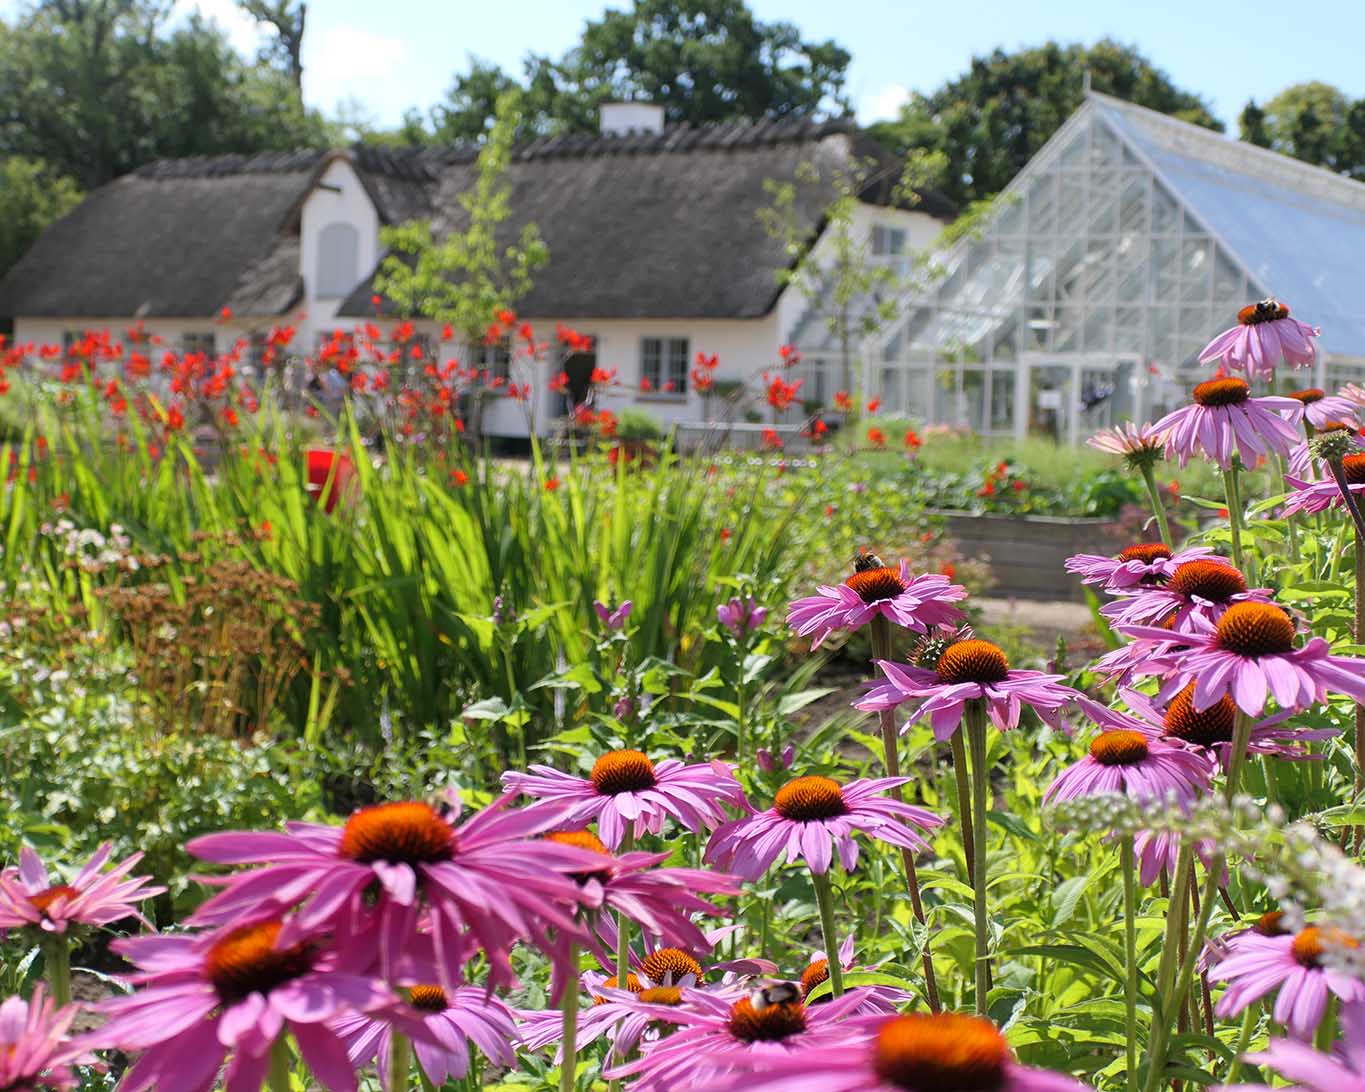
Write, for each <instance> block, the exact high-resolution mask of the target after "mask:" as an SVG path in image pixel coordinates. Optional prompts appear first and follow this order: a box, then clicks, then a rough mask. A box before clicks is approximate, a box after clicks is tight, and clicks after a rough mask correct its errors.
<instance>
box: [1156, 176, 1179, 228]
mask: <svg viewBox="0 0 1365 1092" xmlns="http://www.w3.org/2000/svg"><path fill="white" fill-rule="evenodd" d="M1179 226H1180V206H1179V205H1177V204H1176V203H1175V201H1173V200H1172V199H1171V195H1170V194H1168V193H1167V192H1166V187H1165V186H1162V185H1161V184H1160V183H1157V184H1156V185H1155V186H1153V187H1152V234H1153V235H1169V234H1171V233H1172V232H1174V231H1175V230H1177V229H1178V228H1179Z"/></svg>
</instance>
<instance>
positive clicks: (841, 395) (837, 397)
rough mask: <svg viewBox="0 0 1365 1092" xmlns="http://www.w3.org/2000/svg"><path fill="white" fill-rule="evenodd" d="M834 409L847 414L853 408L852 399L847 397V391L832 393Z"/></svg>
mask: <svg viewBox="0 0 1365 1092" xmlns="http://www.w3.org/2000/svg"><path fill="white" fill-rule="evenodd" d="M834 408H835V409H837V410H839V411H840V412H842V413H847V412H848V411H849V410H851V409H852V408H853V399H852V398H850V397H849V396H848V391H835V392H834Z"/></svg>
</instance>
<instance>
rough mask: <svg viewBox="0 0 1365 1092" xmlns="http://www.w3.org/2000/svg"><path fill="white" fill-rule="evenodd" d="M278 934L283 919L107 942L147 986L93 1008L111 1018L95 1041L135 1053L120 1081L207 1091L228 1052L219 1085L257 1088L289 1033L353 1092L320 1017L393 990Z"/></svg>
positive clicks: (373, 1004)
mask: <svg viewBox="0 0 1365 1092" xmlns="http://www.w3.org/2000/svg"><path fill="white" fill-rule="evenodd" d="M282 931H283V925H282V923H281V922H280V921H279V920H257V921H255V922H252V923H250V924H246V925H237V926H231V927H229V928H226V929H222V930H218V931H216V932H213V933H208V934H202V935H199V936H188V935H178V936H147V937H132V938H128V939H124V940H117V941H115V942H114V950H115V951H117V952H118V953H119V954H120V955H122V956H124V957H126V958H127V959H128V960H129V961H130V962H131V963H133V964H134V965H136V966H137V967H139V968H141V971H140V973H139V974H136V975H133V976H132V977H131V981H133V982H134V983H135V984H138V985H140V986H142V987H143V988H142V989H140V990H138V991H137V992H136V993H134V994H131V995H129V996H126V997H115V998H111V999H110V1000H108V1001H104V1002H102V1003H101V1004H100V1005H99V1006H98V1008H99V1010H100V1011H101V1012H104V1013H107V1014H109V1021H108V1022H107V1023H106V1024H105V1025H104V1026H103V1027H102V1028H100V1030H99V1031H98V1032H97V1033H95V1035H94V1036H92V1041H93V1042H96V1043H99V1044H101V1045H103V1044H107V1045H108V1046H110V1047H116V1048H118V1049H119V1050H126V1051H130V1052H131V1051H141V1052H142V1056H141V1057H140V1058H138V1060H137V1062H136V1063H135V1064H134V1065H133V1067H132V1069H130V1070H129V1071H128V1074H127V1076H125V1077H124V1079H123V1082H122V1083H121V1084H120V1085H119V1087H120V1089H122V1090H123V1092H140V1090H141V1089H144V1088H153V1087H155V1088H157V1089H166V1088H174V1089H176V1090H177V1092H209V1089H211V1088H213V1087H214V1086H215V1084H216V1083H217V1080H218V1071H219V1069H220V1068H221V1067H222V1065H223V1062H224V1060H225V1059H227V1058H228V1056H229V1055H231V1058H230V1060H229V1061H228V1067H227V1073H226V1074H225V1078H224V1079H225V1087H227V1088H231V1089H233V1092H256V1090H258V1089H259V1088H260V1087H261V1085H262V1084H263V1083H264V1081H265V1078H266V1073H267V1070H268V1067H269V1065H270V1052H271V1047H272V1046H273V1045H274V1043H275V1040H276V1039H277V1038H278V1037H279V1036H280V1035H281V1034H282V1033H283V1032H284V1031H285V1030H288V1031H289V1032H290V1033H291V1034H292V1035H293V1037H294V1041H295V1042H296V1043H297V1044H298V1046H299V1050H300V1051H301V1052H302V1054H303V1058H304V1061H305V1062H306V1063H307V1064H308V1066H309V1068H311V1069H312V1071H313V1076H314V1077H315V1078H317V1079H318V1080H319V1081H320V1082H322V1084H323V1085H324V1086H326V1087H327V1088H330V1089H334V1090H338V1092H340V1090H346V1092H353V1090H354V1089H355V1086H356V1084H355V1073H354V1071H353V1069H352V1068H351V1065H350V1063H349V1062H348V1061H347V1060H346V1051H345V1047H344V1044H343V1043H342V1042H341V1040H340V1039H339V1038H338V1036H337V1033H336V1032H335V1031H334V1030H332V1028H331V1026H330V1025H329V1023H328V1021H330V1020H332V1019H333V1018H335V1017H337V1016H340V1015H343V1014H344V1013H346V1012H347V1011H351V1010H355V1011H360V1012H368V1011H371V1010H374V1009H378V1008H381V1007H384V1006H392V1005H394V1004H396V1002H397V998H396V997H395V996H394V995H393V994H392V993H391V992H390V991H389V990H388V988H387V987H385V986H384V984H383V983H382V982H380V981H379V980H378V979H374V978H370V977H367V976H363V975H355V974H346V973H343V972H341V971H339V970H337V966H338V963H339V962H340V960H339V958H338V953H337V952H336V951H335V950H329V949H324V948H320V947H319V946H317V944H316V943H315V938H301V939H300V941H299V942H298V943H296V944H286V943H284V942H283V941H282ZM405 1030H407V1031H409V1032H413V1031H414V1030H415V1032H416V1034H419V1035H420V1034H423V1032H422V1029H420V1028H416V1029H413V1028H407V1029H405Z"/></svg>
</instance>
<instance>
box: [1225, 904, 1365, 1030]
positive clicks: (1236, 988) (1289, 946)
mask: <svg viewBox="0 0 1365 1092" xmlns="http://www.w3.org/2000/svg"><path fill="white" fill-rule="evenodd" d="M1328 944H1346V945H1350V946H1352V947H1355V946H1356V944H1357V942H1356V941H1355V939H1354V938H1351V937H1347V936H1346V935H1345V934H1343V933H1342V932H1341V931H1340V930H1334V929H1332V928H1331V927H1329V926H1317V925H1310V926H1308V927H1307V928H1305V929H1302V930H1300V931H1299V932H1298V933H1295V934H1292V935H1288V934H1286V935H1283V936H1266V935H1264V934H1262V933H1260V932H1257V931H1256V930H1247V931H1246V932H1244V933H1242V934H1241V935H1240V936H1236V937H1233V938H1232V939H1231V940H1229V941H1228V942H1227V949H1226V951H1227V954H1226V955H1225V956H1223V958H1222V959H1220V960H1219V961H1218V962H1217V963H1216V964H1214V966H1213V969H1212V971H1211V972H1210V974H1209V977H1210V978H1212V979H1214V980H1215V981H1218V982H1227V983H1228V988H1227V991H1226V992H1225V993H1224V994H1223V996H1222V997H1220V998H1219V999H1218V1005H1217V1007H1216V1008H1215V1009H1214V1011H1215V1012H1216V1013H1217V1015H1219V1016H1220V1017H1228V1016H1236V1015H1237V1014H1238V1013H1239V1012H1241V1011H1242V1010H1243V1009H1244V1008H1246V1007H1247V1006H1248V1005H1250V1004H1251V1003H1252V1002H1253V1001H1257V1000H1259V999H1260V998H1262V997H1264V996H1265V995H1266V994H1268V993H1271V992H1273V991H1276V990H1278V991H1279V993H1278V994H1277V995H1276V997H1275V1008H1274V1010H1273V1013H1272V1015H1273V1018H1274V1019H1275V1021H1276V1022H1278V1023H1281V1024H1284V1025H1285V1027H1286V1028H1288V1030H1289V1033H1290V1034H1291V1035H1294V1036H1296V1037H1298V1038H1300V1039H1307V1038H1309V1037H1310V1036H1311V1035H1312V1034H1313V1032H1314V1031H1315V1030H1316V1029H1317V1026H1318V1024H1320V1023H1321V1022H1322V1017H1323V1015H1324V1013H1325V1012H1326V1011H1327V996H1328V994H1329V993H1330V994H1335V995H1336V996H1337V997H1339V998H1341V1000H1342V1001H1361V1000H1365V983H1363V982H1361V981H1360V980H1359V979H1358V978H1354V977H1352V976H1351V975H1349V974H1345V973H1343V972H1341V971H1337V970H1334V969H1333V968H1331V967H1328V966H1324V964H1323V961H1322V956H1323V953H1324V952H1325V951H1326V950H1327V945H1328Z"/></svg>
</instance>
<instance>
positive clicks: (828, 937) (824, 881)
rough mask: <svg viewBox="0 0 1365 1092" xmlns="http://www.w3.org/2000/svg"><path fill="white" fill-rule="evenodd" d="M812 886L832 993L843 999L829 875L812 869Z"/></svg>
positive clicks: (837, 937) (842, 984) (842, 981)
mask: <svg viewBox="0 0 1365 1092" xmlns="http://www.w3.org/2000/svg"><path fill="white" fill-rule="evenodd" d="M810 884H811V886H812V887H813V888H815V902H816V905H818V906H819V907H820V931H821V932H822V933H824V934H825V959H826V961H827V962H828V963H829V988H830V992H831V993H832V994H833V995H834V996H835V997H843V995H844V969H843V967H842V966H840V965H839V936H838V934H837V933H836V932H835V931H834V892H833V891H832V890H830V883H829V873H828V872H816V871H815V870H814V869H811V874H810Z"/></svg>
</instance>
